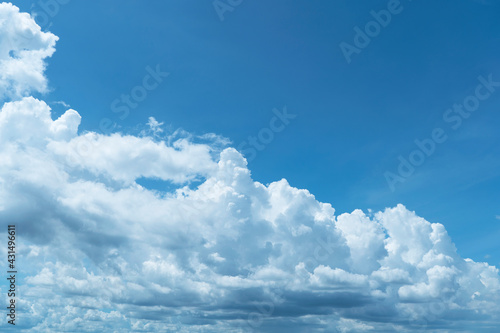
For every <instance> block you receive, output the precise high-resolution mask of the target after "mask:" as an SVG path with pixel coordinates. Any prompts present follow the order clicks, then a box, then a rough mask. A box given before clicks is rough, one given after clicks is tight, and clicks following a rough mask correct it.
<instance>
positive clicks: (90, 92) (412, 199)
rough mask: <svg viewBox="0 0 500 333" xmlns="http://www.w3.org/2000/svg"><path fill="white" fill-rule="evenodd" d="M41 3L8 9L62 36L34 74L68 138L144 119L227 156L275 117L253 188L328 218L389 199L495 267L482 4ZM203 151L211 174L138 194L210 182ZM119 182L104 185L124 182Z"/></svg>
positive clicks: (497, 90) (491, 48)
mask: <svg viewBox="0 0 500 333" xmlns="http://www.w3.org/2000/svg"><path fill="white" fill-rule="evenodd" d="M222 2H223V3H227V2H230V1H227V2H225V1H222ZM41 3H42V4H43V3H44V2H34V1H22V0H21V1H16V2H15V3H14V5H16V6H18V7H19V9H20V10H21V11H24V12H29V13H33V14H34V16H36V14H38V18H37V23H39V25H40V26H41V27H42V30H43V31H50V32H52V33H53V34H55V35H56V36H58V37H59V40H58V41H57V44H56V52H55V53H54V54H53V55H52V57H51V58H50V59H49V60H48V61H47V63H48V66H47V68H46V71H45V76H46V77H47V78H48V88H49V89H48V90H49V91H48V92H45V93H40V92H33V93H32V95H33V96H34V97H36V98H39V99H43V100H44V101H45V102H46V103H47V104H48V105H49V106H50V107H51V108H52V118H53V119H56V118H57V117H59V116H61V115H63V114H64V113H65V111H66V110H67V109H68V108H69V106H70V107H71V108H72V109H74V110H76V111H78V113H79V114H80V115H81V117H82V119H81V123H80V126H79V127H78V133H80V134H84V133H85V132H86V131H89V132H96V133H99V134H102V126H100V124H101V122H102V120H103V119H109V120H111V121H112V122H113V123H114V124H115V126H116V127H115V130H114V131H117V132H120V133H123V134H129V135H132V136H140V135H141V131H145V130H147V129H148V128H149V129H152V128H153V129H154V128H155V127H154V126H149V127H148V125H147V123H148V121H149V122H150V125H151V124H152V123H151V118H150V117H153V118H154V119H153V120H155V121H157V122H158V123H159V124H161V129H162V130H163V132H158V134H159V135H160V136H161V137H162V138H165V137H168V136H169V135H170V134H172V133H174V132H175V131H176V130H178V129H183V130H184V131H185V133H190V135H192V136H194V137H197V139H196V140H198V139H199V140H205V139H207V138H206V137H205V138H204V139H203V138H199V136H202V135H204V134H206V133H215V135H217V139H216V141H217V142H212V143H211V144H213V145H216V144H221V145H224V141H225V139H227V140H229V141H230V142H231V143H230V144H226V145H225V146H231V147H236V148H238V147H241V146H240V145H241V144H242V143H247V146H245V147H249V145H248V143H249V141H250V139H249V136H253V137H258V135H259V133H261V134H262V133H264V132H263V131H266V129H269V128H272V126H271V122H272V121H273V119H274V118H275V117H276V112H278V113H280V114H282V113H283V110H284V109H285V108H286V111H287V112H288V113H289V114H291V115H294V116H295V117H294V118H293V119H292V118H290V120H289V124H286V126H284V128H283V129H282V130H279V131H272V132H273V134H272V135H273V139H272V140H269V141H270V142H269V143H266V144H264V145H263V146H264V149H263V150H262V151H258V152H257V155H256V156H255V158H252V159H251V160H249V164H248V169H249V170H250V171H251V174H252V178H253V180H255V181H256V182H260V183H262V184H265V185H267V184H270V183H273V182H276V181H279V180H281V179H282V178H285V179H286V180H287V181H288V183H289V185H290V186H291V187H293V188H298V189H307V190H308V191H309V192H310V193H311V194H313V195H314V196H315V198H316V200H317V201H319V202H324V203H330V204H331V205H332V206H333V207H334V208H335V211H336V215H340V214H342V213H351V212H353V211H354V210H355V209H361V210H363V211H364V212H365V213H367V214H369V213H368V212H369V211H368V210H369V209H371V210H373V211H383V210H384V209H385V208H386V207H396V206H397V204H399V203H401V204H403V205H405V206H406V208H407V209H408V210H410V211H415V212H416V213H417V215H418V216H421V217H423V218H425V219H426V220H427V221H429V222H431V223H441V224H442V225H444V227H445V228H446V230H447V232H448V234H449V235H450V237H451V239H452V241H453V243H455V245H456V248H457V252H458V255H459V256H460V257H463V258H471V259H472V260H474V261H475V262H487V263H489V264H490V265H492V266H497V267H498V266H500V249H499V247H498V238H499V237H500V217H499V216H500V208H499V207H498V198H499V197H500V196H499V190H498V189H499V188H500V187H499V185H500V173H499V171H498V170H500V168H499V167H500V154H499V153H500V148H499V147H500V146H499V145H498V142H499V139H500V133H499V131H498V126H499V125H500V65H499V62H498V54H500V24H499V23H498V18H497V16H498V15H497V13H498V10H499V4H497V3H495V2H494V1H489V0H484V1H481V0H476V1H473V0H466V1H451V0H447V1H439V2H435V1H430V0H428V1H424V0H419V1H417V0H415V1H410V0H401V1H400V2H399V4H397V2H394V1H370V2H363V3H359V2H356V3H353V2H350V1H293V2H290V1H281V0H279V1H272V2H255V1H246V0H243V1H241V2H238V1H234V3H239V4H237V5H235V6H232V10H231V11H225V12H224V13H222V14H221V13H218V12H217V9H216V8H215V7H214V3H212V2H211V1H197V2H192V1H190V2H188V1H149V2H148V3H147V6H146V5H145V4H144V2H140V1H131V0H123V1H119V2H118V1H103V2H97V1H93V2H88V1H86V2H79V1H69V2H68V3H66V4H60V5H58V8H57V9H54V8H53V7H51V8H44V7H43V6H42V5H41ZM391 3H393V6H395V7H394V8H393V11H394V13H392V14H391V18H390V22H388V23H387V25H386V26H385V27H380V26H379V28H380V29H379V30H380V31H378V32H376V33H373V36H372V37H370V42H369V44H368V45H367V46H366V47H358V53H353V54H351V55H349V56H348V57H346V56H345V54H344V53H343V51H342V48H341V45H342V43H348V44H350V45H352V46H353V47H355V46H356V41H355V37H356V34H357V32H356V31H357V30H356V27H359V28H360V29H361V30H362V31H365V27H366V24H367V23H369V22H370V21H373V20H374V16H373V14H372V13H371V12H372V11H375V12H377V13H380V11H381V10H384V11H387V9H388V6H389V7H390V6H391V5H389V4H391ZM395 8H397V9H395ZM52 10H53V12H52ZM219 10H220V9H219ZM221 15H222V16H221ZM221 17H222V18H223V19H221ZM347 58H349V59H347ZM147 68H149V69H147ZM156 69H159V71H160V72H162V73H167V72H168V76H167V75H166V74H165V75H164V76H162V77H161V80H160V81H161V82H160V81H159V82H158V85H157V87H156V85H155V88H154V89H152V90H150V91H148V92H147V97H146V98H144V100H141V101H139V102H137V106H135V107H129V111H130V113H129V114H128V116H127V117H124V119H121V118H120V115H121V113H117V112H114V111H116V110H117V109H116V106H117V105H119V106H122V107H123V106H124V105H125V104H124V102H120V103H119V104H115V107H113V106H112V105H113V102H114V101H116V100H117V99H118V100H119V99H120V98H121V96H122V95H123V94H131V92H132V91H133V89H134V88H136V87H137V86H142V85H143V83H144V78H145V76H146V75H148V74H149V75H151V74H150V72H151V71H155V70H156ZM479 78H481V79H479ZM485 80H486V81H488V80H489V81H492V82H493V83H492V84H490V85H489V86H485V85H484V82H485ZM149 82H150V83H151V82H153V81H149ZM495 82H498V85H499V86H495ZM153 83H154V82H153ZM479 85H482V87H481V88H478V86H479ZM478 89H479V90H480V91H481V92H482V93H483V95H485V94H486V95H488V96H487V97H485V98H484V99H482V100H480V102H479V104H478V106H477V110H476V111H474V112H471V113H470V116H467V118H463V117H462V118H461V122H460V123H459V125H458V126H456V128H453V125H454V124H455V125H457V124H458V123H456V122H455V121H456V119H457V118H456V117H457V115H458V113H447V110H449V109H450V108H453V106H454V104H461V103H464V101H465V100H467V99H468V100H469V101H471V100H474V96H476V95H477V91H478ZM471 96H472V97H471ZM476 100H478V99H477V97H476ZM57 102H64V103H66V104H67V105H68V107H66V106H64V105H63V103H57ZM273 110H274V111H273ZM445 115H448V118H446V117H445ZM451 116H454V117H455V118H453V119H455V121H450V118H449V117H451ZM445 118H446V119H448V120H446V119H445ZM435 129H441V130H442V133H444V134H443V135H445V136H446V140H444V142H442V143H435V144H434V145H435V148H433V149H432V150H433V151H432V153H430V154H429V156H427V155H425V157H424V160H425V161H424V162H423V163H422V165H419V166H415V167H414V169H415V170H414V171H413V172H412V174H411V175H410V176H409V177H405V178H407V179H406V180H405V181H404V182H397V183H394V184H393V185H394V186H393V187H392V188H391V185H390V184H389V183H388V181H387V179H386V175H387V172H391V173H392V174H393V175H398V167H399V165H400V160H399V159H398V158H399V157H400V156H402V157H403V158H404V159H405V160H409V158H410V155H411V154H412V153H413V152H416V151H418V149H419V148H418V146H417V145H416V144H415V140H419V141H423V140H428V139H430V138H432V136H433V134H432V133H433V131H434V130H435ZM153 132H154V131H153ZM153 132H151V131H150V132H148V133H150V134H151V133H153ZM143 133H144V132H143ZM185 133H184V134H179V133H178V132H177V133H176V135H181V136H182V135H185ZM266 133H269V131H267V132H266ZM104 134H108V133H104ZM262 135H264V134H262ZM153 136H154V135H153ZM224 138H225V139H224ZM193 140H194V139H193ZM200 142H201V141H200ZM226 143H227V142H226ZM200 149H201V148H200ZM240 150H241V149H240ZM242 152H243V153H245V152H244V151H242ZM204 153H205V151H202V150H200V154H201V156H204V157H203V158H200V160H201V161H202V164H203V163H206V165H207V169H206V170H205V169H203V168H202V167H200V168H198V169H196V167H193V170H194V171H193V174H196V175H202V176H201V178H200V177H194V176H192V175H191V174H188V175H177V174H175V175H173V176H170V175H169V176H165V177H166V179H167V180H166V181H165V179H164V180H162V181H156V180H155V179H149V180H145V181H144V182H143V183H141V184H143V185H145V186H146V187H150V188H155V189H162V188H165V186H166V187H167V188H170V189H171V188H177V185H178V183H182V181H181V180H179V179H184V178H182V177H187V178H189V177H192V179H191V178H189V179H190V180H191V181H193V182H191V183H190V184H191V185H193V184H199V183H200V182H201V181H203V180H204V179H207V178H209V176H207V175H210V174H211V173H210V172H211V171H207V170H208V169H210V167H211V166H210V165H209V164H210V163H208V162H207V161H208V160H207V159H205V157H206V156H205V155H203V154H204ZM415 154H420V156H424V153H415ZM246 157H247V158H248V157H249V156H248V154H247V155H246ZM195 169H196V170H195ZM89 170H90V169H89ZM210 170H211V169H210ZM139 174H140V175H142V176H143V177H146V176H144V175H147V174H148V173H147V172H144V173H139ZM149 174H154V172H153V171H151V173H149ZM155 175H156V174H155ZM399 176H401V175H399ZM103 177H104V176H103ZM117 177H118V176H117ZM117 177H111V178H113V179H112V180H109V182H110V183H107V184H108V185H109V184H111V185H113V184H114V183H113V182H115V181H116V182H119V181H128V178H126V177H125V176H124V177H125V178H123V179H122V178H119V177H118V178H117ZM155 177H156V178H162V176H161V175H160V176H158V175H156V176H155ZM153 178H154V177H153ZM176 182H177V183H176ZM138 183H139V181H138ZM166 183H167V184H166ZM172 183H174V185H172ZM191 187H193V186H191ZM346 325H347V324H346Z"/></svg>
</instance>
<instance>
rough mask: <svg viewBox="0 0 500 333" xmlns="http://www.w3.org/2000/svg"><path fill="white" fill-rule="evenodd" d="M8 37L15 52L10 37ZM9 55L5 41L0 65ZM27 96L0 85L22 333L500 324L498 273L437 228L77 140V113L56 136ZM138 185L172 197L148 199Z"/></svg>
mask: <svg viewBox="0 0 500 333" xmlns="http://www.w3.org/2000/svg"><path fill="white" fill-rule="evenodd" d="M5 12H7V13H9V14H8V20H10V22H24V23H23V24H24V25H21V26H22V27H25V26H27V27H31V28H30V29H31V30H29V31H33V33H34V34H38V35H37V36H38V38H39V39H37V38H34V39H31V40H30V43H34V44H33V45H31V44H30V45H31V46H30V47H31V49H33V50H39V51H40V50H45V51H44V52H47V53H45V55H46V56H47V55H50V54H51V53H50V52H53V50H52V49H51V48H52V47H53V44H52V43H53V42H55V40H56V39H57V37H55V36H53V35H50V34H43V33H40V32H39V31H38V30H37V29H38V28H37V27H36V26H35V25H34V22H33V20H32V19H31V18H29V16H26V14H21V13H19V12H18V10H17V8H15V7H14V6H12V5H9V4H1V5H0V13H5ZM0 15H2V14H0ZM1 24H3V23H1ZM0 26H1V29H2V31H3V30H4V29H6V28H5V27H6V25H0ZM8 29H10V30H9V31H11V32H9V33H8V34H7V36H11V37H9V38H11V39H12V40H16V39H15V38H14V36H15V35H16V34H20V31H21V30H20V29H21V28H13V27H11V26H10V25H9V28H8ZM16 29H18V30H16ZM23 31H24V30H23ZM43 36H44V37H43ZM51 36H53V37H51ZM42 37H43V38H42ZM1 38H4V37H3V35H2V37H1ZM44 38H45V39H44ZM36 40H39V42H38V44H36V43H35V41H36ZM35 44H36V45H38V46H37V47H35V46H34V45H35ZM6 45H7V46H6ZM12 45H16V43H14V42H9V43H5V42H4V41H2V44H0V54H4V55H5V54H9V51H10V50H11V49H12ZM49 49H50V50H51V51H50V52H49V51H47V50H49ZM5 50H8V51H7V53H5ZM2 52H3V53H2ZM40 52H42V51H40ZM42 53H43V52H42ZM49 53H50V54H49ZM43 58H44V57H42V56H40V57H39V58H38V59H39V60H40V59H43ZM2 59H3V58H2ZM27 59H28V58H26V61H28V60H27ZM12 64H13V65H12V66H15V64H14V62H13V63H12ZM3 65H5V66H7V65H8V64H7V63H3ZM3 65H2V66H3ZM8 66H11V65H8ZM38 69H40V70H41V71H39V72H38V73H43V66H42V67H39V68H38ZM23 82H24V81H23V78H22V77H17V76H12V77H4V76H2V77H1V79H0V86H5V87H10V88H8V89H7V90H6V91H7V92H8V94H10V95H11V96H17V97H18V98H17V100H15V101H10V102H6V103H4V105H3V106H2V108H1V111H0V221H3V222H4V224H16V226H17V229H18V238H19V241H20V243H19V248H18V251H19V253H18V256H19V258H20V259H19V260H20V262H22V270H23V274H24V275H25V277H24V278H23V280H22V281H20V282H19V288H20V297H19V311H20V313H22V314H23V315H22V316H20V317H19V319H18V320H19V322H18V325H19V326H18V327H19V328H20V329H23V330H24V331H26V332H70V331H89V332H115V331H128V332H132V331H133V332H165V331H172V332H305V331H307V332H315V331H317V332H322V331H327V332H335V331H337V332H363V331H377V332H405V331H408V332H411V331H421V330H424V329H427V330H431V331H437V330H438V329H442V330H443V332H446V331H457V330H462V329H465V330H466V331H469V332H481V331H484V332H489V331H488V329H490V328H491V327H495V326H496V327H497V326H498V325H499V324H500V318H499V315H500V311H499V309H498V304H499V302H500V277H499V272H498V269H497V268H496V267H494V266H489V265H488V264H486V263H477V262H474V261H472V260H470V259H464V258H461V257H460V256H459V255H458V253H457V250H456V248H455V246H454V244H453V242H452V240H451V239H450V237H449V236H448V234H447V232H446V229H445V227H444V226H443V225H441V224H439V223H431V222H429V221H426V220H425V219H424V218H422V217H419V216H418V215H417V214H416V213H415V212H412V211H410V210H408V209H407V208H406V207H405V206H403V205H398V206H396V207H393V208H387V209H386V210H384V211H381V212H378V213H375V214H365V213H364V212H363V211H362V210H355V211H353V212H352V213H344V214H340V215H336V214H335V210H334V208H333V207H332V206H331V205H330V204H328V203H322V202H319V201H318V200H316V198H315V197H314V195H313V194H311V193H310V192H309V191H307V190H304V189H297V188H295V187H293V186H292V185H290V184H289V183H288V182H287V181H286V180H285V179H282V180H278V181H276V182H273V183H271V184H269V185H264V184H262V183H260V182H258V181H256V180H254V179H253V178H252V176H251V172H250V170H249V169H248V167H247V162H246V160H245V159H244V158H243V156H242V155H241V154H240V153H239V152H238V151H236V150H235V149H233V148H227V149H224V150H223V151H222V152H220V153H219V154H217V155H216V156H215V157H214V152H217V151H218V149H217V148H215V147H213V146H212V145H211V144H210V143H204V144H202V143H194V142H193V141H191V140H190V139H189V138H185V139H177V140H171V138H168V137H167V138H165V139H164V140H161V141H159V140H158V138H153V137H148V136H140V137H138V136H132V135H122V134H118V133H115V134H111V135H102V134H97V133H94V132H86V133H79V132H78V127H79V124H80V120H81V117H80V115H79V113H78V112H77V111H75V110H71V109H70V110H68V111H66V112H65V113H64V114H63V115H62V116H60V117H59V118H58V119H55V120H54V119H52V115H51V110H50V107H49V106H48V105H47V104H46V103H45V102H43V101H41V100H39V99H35V98H33V97H26V96H25V97H23V94H25V92H26V91H28V90H27V89H34V90H43V87H45V84H46V81H45V79H43V80H41V81H40V82H44V83H43V85H39V86H37V87H34V86H33V87H31V86H30V87H28V86H26V85H24V83H23ZM154 124H159V123H158V121H156V120H155V123H154ZM214 145H215V146H219V145H218V144H217V143H216V142H215V141H214ZM141 178H151V179H157V180H164V181H169V182H171V183H172V184H174V186H175V190H174V191H171V192H168V193H166V192H158V191H153V190H149V189H148V188H145V187H143V186H141V185H139V184H138V181H139V179H141ZM194 180H197V181H201V183H200V184H199V185H198V186H196V187H194V186H192V184H193V183H192V181H194ZM2 230H6V228H2ZM0 236H1V237H2V238H3V239H6V234H5V231H3V233H2V234H1V235H0ZM0 252H1V253H2V255H3V256H4V257H6V249H5V248H4V247H2V248H1V249H0ZM0 269H2V270H3V271H5V270H6V267H5V261H0ZM6 287H7V285H6V282H3V284H0V288H1V292H2V293H5V290H6ZM0 305H1V306H2V307H5V306H6V299H5V298H4V299H2V300H1V301H0ZM6 325H7V324H6V322H5V321H2V322H0V326H2V327H4V328H5V326H6ZM490 331H491V330H490Z"/></svg>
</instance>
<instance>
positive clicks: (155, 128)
mask: <svg viewBox="0 0 500 333" xmlns="http://www.w3.org/2000/svg"><path fill="white" fill-rule="evenodd" d="M162 125H163V123H160V122H158V121H157V120H156V119H155V118H154V117H149V118H148V126H149V130H150V131H151V132H152V133H153V135H155V136H156V135H158V134H160V133H162V132H163V129H162V128H161V126H162Z"/></svg>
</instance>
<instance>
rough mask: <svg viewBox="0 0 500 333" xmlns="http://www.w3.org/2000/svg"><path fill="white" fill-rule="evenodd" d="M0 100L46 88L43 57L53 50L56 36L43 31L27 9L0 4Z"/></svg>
mask: <svg viewBox="0 0 500 333" xmlns="http://www.w3.org/2000/svg"><path fill="white" fill-rule="evenodd" d="M0 31H1V34H0V100H2V99H4V98H18V97H20V96H26V95H28V94H29V93H30V92H33V91H38V92H45V91H46V90H47V80H46V78H45V76H44V75H43V72H44V70H45V63H44V59H45V58H47V57H50V56H51V55H52V54H53V53H54V51H55V48H54V46H55V43H56V41H57V39H58V37H57V36H55V35H54V34H51V33H47V32H42V31H41V28H40V27H39V26H38V25H37V24H36V23H35V21H34V20H33V19H32V18H31V17H30V15H29V14H27V13H20V12H19V9H18V8H17V7H15V6H13V5H12V4H10V3H2V4H1V5H0Z"/></svg>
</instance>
